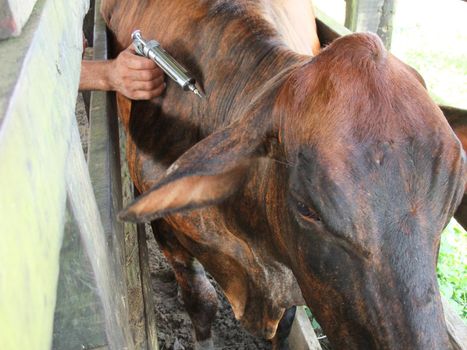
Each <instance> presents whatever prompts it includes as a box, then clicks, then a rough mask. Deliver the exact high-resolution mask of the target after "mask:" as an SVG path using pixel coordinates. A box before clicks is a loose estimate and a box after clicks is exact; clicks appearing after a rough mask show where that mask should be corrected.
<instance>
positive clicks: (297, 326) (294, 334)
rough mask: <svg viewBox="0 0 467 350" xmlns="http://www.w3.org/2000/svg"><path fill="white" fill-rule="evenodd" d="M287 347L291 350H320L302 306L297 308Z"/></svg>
mask: <svg viewBox="0 0 467 350" xmlns="http://www.w3.org/2000/svg"><path fill="white" fill-rule="evenodd" d="M289 347H290V349H293V350H321V345H320V343H319V341H318V338H317V337H316V333H315V331H314V330H313V327H312V326H311V322H310V319H309V318H308V315H307V314H306V311H305V308H304V307H303V306H298V307H297V312H296V313H295V319H294V322H293V324H292V330H291V331H290V335H289Z"/></svg>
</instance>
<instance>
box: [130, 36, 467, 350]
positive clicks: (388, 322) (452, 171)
mask: <svg viewBox="0 0 467 350" xmlns="http://www.w3.org/2000/svg"><path fill="white" fill-rule="evenodd" d="M276 85H277V84H274V83H273V84H272V88H273V89H275V88H277V86H276ZM277 92H278V93H277V95H276V98H275V100H274V107H273V108H265V106H264V104H262V101H263V102H264V100H261V99H259V100H258V101H257V102H255V103H254V104H253V107H252V108H251V109H250V111H249V113H247V114H245V116H244V117H242V118H240V119H238V120H237V121H236V122H235V123H233V124H231V125H230V126H228V127H227V128H225V129H223V130H220V131H218V132H216V133H214V134H212V135H211V136H209V137H208V138H206V139H204V140H202V141H201V142H199V143H198V144H197V145H195V146H194V147H193V148H192V149H190V150H189V151H187V152H186V153H185V154H184V155H183V156H182V157H181V158H179V159H178V160H177V161H176V162H175V163H174V164H173V165H172V166H171V167H170V168H169V169H168V171H167V173H166V175H165V177H164V178H163V179H162V180H161V181H160V182H159V183H158V184H157V185H156V186H154V187H153V189H152V190H151V191H149V192H148V193H146V194H144V195H143V196H141V197H140V198H139V199H138V200H137V201H136V202H135V203H134V204H132V205H131V206H130V207H129V208H127V210H126V211H124V212H123V213H122V217H123V218H124V219H129V220H134V221H149V220H152V219H155V218H159V217H162V216H164V215H166V214H170V213H174V212H178V211H181V210H187V209H196V208H201V207H203V206H208V205H212V204H217V203H219V202H221V201H223V200H225V199H227V198H231V197H232V195H233V194H234V193H238V192H241V188H242V187H244V186H245V183H247V182H248V178H249V177H251V176H258V174H257V173H255V171H254V169H256V168H257V166H255V165H254V164H256V162H258V161H259V160H258V159H260V158H262V159H263V160H264V159H269V160H270V161H271V162H272V163H274V164H275V166H274V167H270V169H274V171H270V172H269V173H267V174H263V175H262V176H267V177H269V178H270V179H273V180H270V179H269V180H268V182H269V183H273V184H274V186H273V187H274V188H267V189H266V190H270V191H274V192H275V194H274V195H268V197H267V198H272V199H273V200H272V201H271V202H273V204H268V203H266V204H265V205H262V207H263V208H262V209H258V214H261V215H265V217H266V218H267V219H268V221H269V222H270V223H272V224H271V225H270V227H271V231H272V234H273V235H274V237H273V239H274V240H275V241H276V242H277V250H278V251H280V253H281V254H282V255H283V256H284V260H283V261H284V262H285V263H286V264H288V265H289V267H290V268H291V269H292V271H293V272H294V274H295V276H296V278H297V280H298V283H299V285H300V288H301V290H302V293H303V295H304V297H305V299H306V301H307V303H308V305H309V306H310V307H311V308H312V310H313V312H314V313H315V315H316V316H317V318H318V320H319V321H320V323H321V324H322V326H323V327H324V329H325V331H326V332H327V334H328V336H329V338H330V339H331V341H332V342H333V343H334V344H335V345H337V348H345V349H376V348H377V349H447V348H449V345H448V337H447V333H446V327H445V321H444V318H443V311H442V306H441V302H440V296H439V291H438V285H437V281H436V274H435V268H436V262H437V253H438V248H439V242H440V234H441V231H442V229H443V227H444V226H445V225H446V224H447V222H448V220H449V219H450V217H451V216H452V215H453V212H454V210H455V208H456V206H457V204H458V203H459V200H460V198H461V196H462V194H463V191H464V179H463V171H464V155H463V151H462V149H461V147H460V144H459V141H458V140H457V139H456V137H455V136H454V134H453V132H452V130H451V129H450V127H449V125H448V124H447V122H446V120H445V118H444V117H443V115H442V113H441V111H440V110H439V109H438V107H437V106H436V105H435V104H434V103H433V102H432V100H431V99H430V98H429V96H428V94H427V92H426V90H425V88H424V86H423V83H422V81H421V80H420V77H419V76H418V75H417V74H415V72H414V71H413V70H412V69H410V68H408V67H407V66H405V65H404V64H403V63H402V62H400V61H398V60H397V59H396V58H394V57H393V56H391V55H390V54H389V53H387V52H386V51H385V50H384V48H383V47H382V45H381V42H380V41H379V39H377V38H376V37H375V36H373V35H370V34H357V35H351V36H348V37H344V38H342V39H339V40H337V41H336V42H334V43H333V44H332V45H330V46H329V47H328V48H327V49H326V50H324V51H323V52H322V53H321V54H320V55H319V56H317V57H316V58H314V59H313V60H311V61H310V62H309V63H308V64H306V65H304V66H301V67H300V68H298V69H296V70H295V71H294V72H293V73H292V74H291V75H290V76H289V79H288V80H287V81H286V82H285V83H283V84H281V86H280V88H279V89H277ZM266 100H267V99H266ZM265 114H266V115H265ZM252 169H253V171H252ZM237 197H238V196H237ZM264 198H266V197H264ZM264 207H265V208H264ZM278 218H280V219H278Z"/></svg>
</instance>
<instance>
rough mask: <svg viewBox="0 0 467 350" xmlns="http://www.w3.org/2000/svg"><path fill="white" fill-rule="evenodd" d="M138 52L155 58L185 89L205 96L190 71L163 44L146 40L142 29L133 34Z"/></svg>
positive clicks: (202, 96)
mask: <svg viewBox="0 0 467 350" xmlns="http://www.w3.org/2000/svg"><path fill="white" fill-rule="evenodd" d="M131 38H132V39H133V45H134V46H135V50H136V53H138V54H139V55H141V56H144V57H147V58H149V59H151V60H153V61H154V62H155V63H156V64H157V65H158V66H159V67H160V68H161V69H162V70H163V71H164V72H165V73H166V74H167V75H168V76H169V77H170V78H172V80H174V81H175V82H176V83H177V84H178V85H180V86H181V87H182V89H183V90H185V91H188V90H190V91H192V92H193V93H195V94H196V95H197V96H199V97H201V98H204V97H205V96H204V94H203V93H202V92H201V91H199V89H198V88H197V87H196V80H195V79H194V78H193V77H191V76H190V75H189V73H188V71H187V70H186V69H185V68H183V67H182V65H180V63H178V62H177V61H175V59H174V58H173V57H172V56H170V55H169V54H168V53H167V52H166V51H165V50H164V49H163V48H162V47H161V45H160V44H159V43H158V42H157V41H155V40H151V41H146V40H144V39H143V37H142V36H141V31H139V30H135V31H134V32H133V34H131Z"/></svg>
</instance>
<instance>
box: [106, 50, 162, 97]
mask: <svg viewBox="0 0 467 350" xmlns="http://www.w3.org/2000/svg"><path fill="white" fill-rule="evenodd" d="M109 83H110V87H111V90H115V91H118V92H120V93H121V94H123V95H125V96H126V97H128V98H130V99H133V100H149V99H151V98H154V97H157V96H160V95H161V94H162V92H163V91H164V89H165V83H164V72H163V71H162V70H161V69H160V68H159V67H158V66H157V65H156V64H155V63H154V62H153V61H151V60H150V59H148V58H146V57H141V56H137V55H136V53H135V50H134V48H133V45H131V46H129V47H128V48H127V49H126V50H124V51H122V52H121V53H120V54H119V55H118V57H117V58H116V59H115V60H113V61H112V64H111V71H110V72H109Z"/></svg>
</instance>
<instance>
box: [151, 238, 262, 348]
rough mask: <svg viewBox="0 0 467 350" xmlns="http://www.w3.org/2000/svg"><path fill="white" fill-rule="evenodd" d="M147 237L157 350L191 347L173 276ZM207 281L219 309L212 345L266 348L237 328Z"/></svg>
mask: <svg viewBox="0 0 467 350" xmlns="http://www.w3.org/2000/svg"><path fill="white" fill-rule="evenodd" d="M147 238H148V248H149V266H150V269H151V279H152V289H153V292H154V294H153V295H154V303H155V312H156V320H157V325H158V329H157V333H158V339H159V346H160V348H161V350H163V349H174V350H181V349H193V340H192V335H191V321H190V318H189V317H188V314H187V313H186V312H185V309H184V307H183V303H182V301H181V297H180V295H179V293H178V290H177V284H176V282H175V276H174V274H173V272H172V270H171V268H170V266H169V265H168V263H167V261H166V260H165V258H164V256H163V255H162V254H161V253H160V251H159V249H158V247H157V243H156V241H155V240H154V238H153V236H152V232H149V231H148V234H147ZM211 281H212V282H213V284H214V286H215V287H216V289H217V291H218V297H219V310H218V312H217V318H216V321H215V324H214V327H213V334H214V346H215V348H216V349H232V350H233V349H238V350H242V349H245V350H256V349H270V347H271V346H270V344H269V343H268V342H266V341H264V340H262V339H258V338H255V337H253V336H251V335H250V334H248V333H247V332H246V331H245V330H243V329H242V328H241V326H240V324H239V322H238V321H237V320H235V318H234V316H233V313H232V309H231V308H230V305H229V303H228V302H227V300H226V299H225V297H224V296H223V295H222V292H221V291H220V290H219V287H218V286H217V284H216V283H215V281H213V280H212V279H211Z"/></svg>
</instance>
